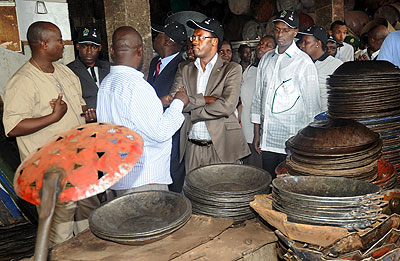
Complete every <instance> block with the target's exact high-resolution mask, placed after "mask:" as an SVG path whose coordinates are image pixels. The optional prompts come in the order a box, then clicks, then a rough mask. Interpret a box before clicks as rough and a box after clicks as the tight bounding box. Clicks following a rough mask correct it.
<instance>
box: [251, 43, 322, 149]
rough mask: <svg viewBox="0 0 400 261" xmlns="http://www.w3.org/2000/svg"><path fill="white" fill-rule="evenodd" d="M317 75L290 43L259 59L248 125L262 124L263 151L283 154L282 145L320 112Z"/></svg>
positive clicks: (305, 57) (305, 56) (303, 55)
mask: <svg viewBox="0 0 400 261" xmlns="http://www.w3.org/2000/svg"><path fill="white" fill-rule="evenodd" d="M320 104H321V101H320V92H319V84H318V73H317V69H316V68H315V65H314V63H313V62H312V60H311V58H310V57H309V56H308V55H307V54H306V53H304V52H302V51H301V50H300V49H299V48H298V47H297V46H296V44H295V42H293V43H292V44H291V45H290V46H289V48H288V49H287V50H286V51H285V52H284V53H282V54H279V53H278V46H277V47H276V49H275V50H274V51H270V52H268V53H266V54H264V56H263V57H262V58H261V61H260V63H259V65H258V69H257V80H256V90H255V92H254V96H253V101H252V106H251V121H252V122H253V123H258V124H261V127H262V130H261V141H260V147H261V150H263V151H270V152H275V153H286V152H285V142H286V140H288V139H289V138H290V137H292V136H294V135H296V134H297V132H298V131H299V130H300V129H301V128H304V127H306V126H307V125H308V124H309V123H310V122H312V121H313V119H314V116H315V115H316V114H318V113H319V112H320V108H321V105H320Z"/></svg>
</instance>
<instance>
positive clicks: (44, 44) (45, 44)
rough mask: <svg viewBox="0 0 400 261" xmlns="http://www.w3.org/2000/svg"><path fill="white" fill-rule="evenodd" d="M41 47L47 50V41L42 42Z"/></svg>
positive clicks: (40, 42)
mask: <svg viewBox="0 0 400 261" xmlns="http://www.w3.org/2000/svg"><path fill="white" fill-rule="evenodd" d="M39 46H40V48H41V49H44V50H47V42H46V41H43V40H40V41H39Z"/></svg>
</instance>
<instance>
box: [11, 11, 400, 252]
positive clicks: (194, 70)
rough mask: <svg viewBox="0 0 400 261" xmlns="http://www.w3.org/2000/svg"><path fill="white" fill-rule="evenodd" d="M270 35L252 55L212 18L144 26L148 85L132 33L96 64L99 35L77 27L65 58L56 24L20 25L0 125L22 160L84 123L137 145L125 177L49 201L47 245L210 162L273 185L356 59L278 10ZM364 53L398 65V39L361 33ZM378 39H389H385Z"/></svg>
mask: <svg viewBox="0 0 400 261" xmlns="http://www.w3.org/2000/svg"><path fill="white" fill-rule="evenodd" d="M273 24H274V29H273V35H266V36H264V37H262V38H261V39H260V41H259V43H258V45H257V46H256V48H255V55H254V56H255V57H254V58H255V59H254V62H252V50H251V48H250V46H248V45H241V46H240V47H239V49H238V55H239V58H240V63H236V62H232V61H231V60H232V54H233V48H232V44H231V43H230V42H229V41H228V40H225V39H224V30H223V27H222V24H221V23H220V22H219V21H217V20H216V19H214V18H207V19H205V20H204V21H194V20H188V21H187V26H189V27H190V28H193V29H194V33H193V35H190V36H188V35H187V32H186V29H185V26H184V25H182V24H180V23H178V22H171V23H168V24H166V25H164V26H160V25H153V26H152V30H153V31H154V32H155V33H157V36H156V38H155V39H154V44H153V47H154V50H155V51H156V53H157V56H156V57H154V58H153V59H152V61H151V63H150V66H149V73H148V75H147V80H145V79H144V75H143V73H142V72H141V71H140V70H141V67H142V65H143V41H142V37H141V35H140V33H138V32H137V31H136V30H135V29H134V28H132V27H130V26H123V27H120V28H118V29H116V30H115V32H114V33H113V35H112V45H111V56H112V61H113V62H112V64H111V63H109V62H108V61H103V60H100V59H99V53H100V51H101V49H102V45H101V38H100V34H99V32H98V31H97V30H96V29H95V28H91V27H84V28H83V29H82V31H81V32H80V33H79V35H78V39H77V43H76V49H77V51H78V53H79V55H78V57H77V58H76V60H75V61H73V62H71V63H70V64H68V65H67V66H65V65H62V64H60V63H56V61H57V60H59V59H60V58H61V57H62V53H63V46H64V44H63V40H62V37H61V32H60V30H59V28H58V27H57V26H56V25H55V24H53V23H50V22H35V23H33V24H32V25H30V27H29V29H28V32H27V38H28V42H29V45H30V48H31V50H32V57H31V58H30V60H29V61H28V62H27V63H26V64H25V65H23V66H22V67H21V68H20V69H19V70H18V71H17V72H16V73H15V75H14V76H13V77H12V78H11V79H10V80H9V82H8V84H7V86H6V93H5V98H4V115H3V123H4V128H5V133H6V135H7V136H10V137H16V138H17V143H18V147H19V151H20V156H21V160H24V159H25V158H26V157H27V156H28V155H29V153H31V152H34V151H35V150H36V149H37V148H39V147H41V146H43V145H44V144H45V143H46V141H47V140H48V139H49V138H51V137H52V136H54V135H57V134H59V133H61V132H63V131H65V130H67V129H69V128H72V127H75V126H78V125H81V124H84V123H85V122H86V123H88V122H94V121H98V122H105V123H114V124H119V125H123V126H125V127H128V128H130V129H133V130H134V131H136V132H137V133H138V134H139V135H141V137H142V138H143V140H144V148H143V154H142V156H141V157H140V159H139V161H138V162H137V164H136V165H135V166H134V167H133V169H132V170H131V171H130V172H129V173H128V174H127V175H126V176H125V177H124V178H122V179H121V180H120V181H119V182H117V183H116V184H115V185H113V186H112V187H111V188H110V189H109V190H107V192H106V193H104V194H102V195H97V196H94V197H91V198H88V199H85V200H81V201H78V202H69V203H63V204H57V206H56V210H55V213H56V214H55V217H54V220H53V223H52V232H51V236H50V241H51V243H52V244H57V243H60V242H63V241H65V240H67V239H69V238H71V237H72V236H73V235H74V234H76V233H79V232H80V231H83V230H84V229H86V228H87V227H88V222H87V218H88V216H89V214H90V212H91V211H92V210H93V209H95V208H96V207H98V206H100V205H101V204H102V203H104V202H107V201H110V200H112V199H114V198H116V197H119V196H121V195H124V194H126V193H130V192H134V191H144V190H171V191H175V192H178V193H180V192H181V191H182V187H183V183H184V179H185V175H186V173H189V172H190V171H192V170H193V169H196V168H198V167H201V166H205V165H209V164H215V163H237V164H248V165H252V166H256V167H260V168H263V169H265V170H266V171H268V172H269V173H270V174H271V176H272V177H273V178H274V177H275V168H276V166H277V165H278V164H279V163H280V162H282V161H284V160H285V158H286V154H287V152H286V150H285V142H286V140H287V139H288V138H290V137H291V136H293V135H295V134H296V133H297V132H298V131H299V130H300V129H301V128H303V127H305V126H307V125H308V124H309V123H310V122H312V121H313V119H314V116H315V115H317V114H318V113H320V112H322V111H325V110H327V85H326V79H327V77H328V76H329V75H331V74H332V73H333V72H334V71H335V70H336V68H338V67H339V66H340V65H341V64H342V63H343V62H347V61H353V60H354V49H353V47H352V46H351V45H349V44H347V43H346V42H345V41H344V40H345V38H346V35H347V27H346V25H345V23H344V22H342V21H335V22H334V23H332V26H331V28H330V30H329V32H327V31H326V30H325V29H324V28H322V27H320V26H316V25H315V26H312V27H310V28H308V29H307V30H305V31H304V32H299V29H298V28H299V19H298V15H297V14H296V13H295V12H293V11H290V10H284V11H282V12H280V13H279V14H278V15H277V16H276V18H275V19H274V20H273ZM369 32H370V34H369V35H368V46H367V47H366V49H368V51H366V52H365V53H363V54H361V55H360V56H359V57H358V58H357V59H358V60H367V59H368V60H374V59H378V60H380V59H382V60H389V61H391V62H393V63H394V64H396V65H397V66H399V63H400V62H399V61H400V55H399V47H398V46H399V45H398V41H399V37H400V33H399V32H393V33H391V34H389V33H388V29H387V28H386V27H384V26H382V25H376V26H374V27H372V28H371V29H370V31H369ZM386 36H387V39H386V40H385V38H386Z"/></svg>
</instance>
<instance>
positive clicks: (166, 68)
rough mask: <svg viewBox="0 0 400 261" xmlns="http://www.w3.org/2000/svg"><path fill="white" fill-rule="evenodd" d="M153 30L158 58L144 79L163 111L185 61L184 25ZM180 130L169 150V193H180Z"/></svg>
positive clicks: (182, 175) (155, 26)
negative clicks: (161, 105)
mask: <svg viewBox="0 0 400 261" xmlns="http://www.w3.org/2000/svg"><path fill="white" fill-rule="evenodd" d="M152 30H154V31H156V32H158V34H157V36H156V38H155V40H154V50H155V51H156V52H157V53H158V56H156V57H154V58H153V60H152V61H151V62H150V66H149V74H148V77H147V81H148V83H150V84H151V85H152V86H153V87H154V90H155V91H156V93H157V96H158V97H159V98H160V99H161V102H162V103H163V106H164V108H165V107H168V106H169V105H170V103H171V101H172V100H173V97H172V96H171V95H169V93H170V91H171V87H172V84H173V83H174V79H175V74H176V71H177V70H178V65H179V64H180V63H181V62H183V61H184V59H183V53H184V50H183V49H184V46H186V42H187V33H186V29H185V26H184V25H182V24H181V23H178V22H175V21H172V22H170V23H168V24H166V25H165V26H160V25H153V26H152ZM179 133H180V129H179V130H177V131H176V133H175V134H174V136H172V151H171V167H170V172H171V178H172V184H170V185H169V186H168V187H169V189H170V190H171V191H174V192H181V191H182V187H183V182H184V179H185V164H183V163H179V139H180V134H179Z"/></svg>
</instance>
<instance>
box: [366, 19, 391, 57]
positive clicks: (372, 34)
mask: <svg viewBox="0 0 400 261" xmlns="http://www.w3.org/2000/svg"><path fill="white" fill-rule="evenodd" d="M388 35H389V30H388V29H387V27H386V26H384V25H377V26H375V27H374V28H372V29H371V31H369V32H368V45H369V46H370V47H371V50H372V54H371V60H376V59H377V57H378V55H379V52H380V49H381V47H382V44H383V41H384V40H385V39H386V37H387V36H388Z"/></svg>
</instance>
